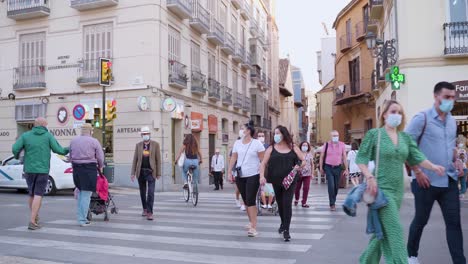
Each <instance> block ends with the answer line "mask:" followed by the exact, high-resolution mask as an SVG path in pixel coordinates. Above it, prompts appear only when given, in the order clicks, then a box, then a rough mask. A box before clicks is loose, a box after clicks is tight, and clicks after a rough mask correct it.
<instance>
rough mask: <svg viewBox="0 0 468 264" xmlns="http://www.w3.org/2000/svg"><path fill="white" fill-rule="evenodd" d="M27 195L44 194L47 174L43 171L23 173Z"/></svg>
mask: <svg viewBox="0 0 468 264" xmlns="http://www.w3.org/2000/svg"><path fill="white" fill-rule="evenodd" d="M24 177H25V178H26V184H28V193H29V196H34V195H37V196H44V194H45V191H46V187H47V181H48V179H49V175H48V174H45V173H24Z"/></svg>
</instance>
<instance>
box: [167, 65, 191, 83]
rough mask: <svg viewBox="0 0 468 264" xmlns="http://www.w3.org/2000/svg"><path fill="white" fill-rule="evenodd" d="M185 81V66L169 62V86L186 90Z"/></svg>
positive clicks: (186, 79)
mask: <svg viewBox="0 0 468 264" xmlns="http://www.w3.org/2000/svg"><path fill="white" fill-rule="evenodd" d="M187 81H188V78H187V66H185V65H184V64H182V63H180V62H178V61H175V60H169V86H172V87H175V88H179V89H186V88H187Z"/></svg>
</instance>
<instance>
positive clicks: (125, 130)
mask: <svg viewBox="0 0 468 264" xmlns="http://www.w3.org/2000/svg"><path fill="white" fill-rule="evenodd" d="M140 131H141V128H139V127H121V128H117V133H118V134H130V133H140Z"/></svg>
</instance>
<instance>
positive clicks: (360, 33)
mask: <svg viewBox="0 0 468 264" xmlns="http://www.w3.org/2000/svg"><path fill="white" fill-rule="evenodd" d="M366 33H367V25H366V23H365V22H364V21H360V22H358V23H356V40H357V41H361V40H363V39H364V38H365V37H366Z"/></svg>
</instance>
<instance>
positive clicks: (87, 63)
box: [76, 59, 99, 85]
mask: <svg viewBox="0 0 468 264" xmlns="http://www.w3.org/2000/svg"><path fill="white" fill-rule="evenodd" d="M76 82H77V83H78V84H79V85H93V84H97V83H98V82H99V59H94V60H83V61H82V64H81V66H80V67H79V68H78V78H77V79H76Z"/></svg>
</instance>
